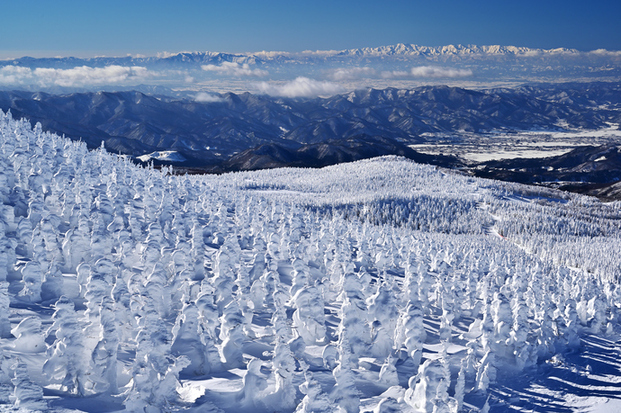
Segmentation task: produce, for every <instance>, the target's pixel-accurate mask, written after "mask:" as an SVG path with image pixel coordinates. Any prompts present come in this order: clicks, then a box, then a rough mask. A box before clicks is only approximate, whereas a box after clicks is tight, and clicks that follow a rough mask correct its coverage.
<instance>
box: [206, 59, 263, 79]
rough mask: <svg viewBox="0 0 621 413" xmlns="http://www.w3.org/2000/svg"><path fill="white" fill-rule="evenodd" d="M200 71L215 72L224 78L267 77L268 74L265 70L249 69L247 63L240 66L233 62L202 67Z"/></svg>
mask: <svg viewBox="0 0 621 413" xmlns="http://www.w3.org/2000/svg"><path fill="white" fill-rule="evenodd" d="M201 69H203V70H204V71H206V72H215V73H217V74H220V75H225V76H236V77H243V76H256V77H261V76H267V75H268V74H269V73H268V72H267V71H266V70H261V69H251V68H250V65H249V64H248V63H244V64H243V65H240V64H239V63H235V62H223V63H222V64H221V65H220V66H217V65H202V66H201Z"/></svg>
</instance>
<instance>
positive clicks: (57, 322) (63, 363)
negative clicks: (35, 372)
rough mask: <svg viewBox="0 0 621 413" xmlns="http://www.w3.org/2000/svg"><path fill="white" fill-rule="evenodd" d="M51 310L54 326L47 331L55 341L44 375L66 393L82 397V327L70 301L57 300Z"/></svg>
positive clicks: (84, 365) (84, 359)
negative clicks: (60, 386)
mask: <svg viewBox="0 0 621 413" xmlns="http://www.w3.org/2000/svg"><path fill="white" fill-rule="evenodd" d="M54 308H55V310H56V311H55V312H54V315H53V316H52V319H53V320H54V323H53V324H52V326H51V327H50V329H49V330H48V336H50V335H52V334H53V335H54V337H56V339H55V341H54V343H53V344H52V345H51V346H50V348H49V349H48V351H47V361H46V362H45V364H43V374H44V375H45V376H46V377H48V378H49V379H50V380H51V381H52V382H58V383H60V384H61V385H62V387H63V388H64V389H65V390H66V391H67V392H69V393H73V394H77V395H79V396H84V395H86V394H87V387H88V386H89V384H88V382H89V379H88V373H89V371H88V356H87V355H86V354H85V348H84V338H83V333H82V331H83V326H82V325H81V323H80V321H79V320H78V316H77V314H76V312H75V305H74V304H73V301H71V300H70V299H69V298H67V297H65V296H62V297H60V298H59V299H58V301H56V304H54Z"/></svg>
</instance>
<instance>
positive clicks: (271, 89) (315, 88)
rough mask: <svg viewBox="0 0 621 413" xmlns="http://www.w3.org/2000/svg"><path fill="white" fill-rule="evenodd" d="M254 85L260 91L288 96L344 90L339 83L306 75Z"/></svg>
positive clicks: (331, 93) (330, 93) (333, 93)
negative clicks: (280, 81) (277, 82)
mask: <svg viewBox="0 0 621 413" xmlns="http://www.w3.org/2000/svg"><path fill="white" fill-rule="evenodd" d="M256 87H257V89H258V90H259V92H261V93H265V94H268V95H273V96H284V97H288V98H293V97H314V96H331V95H335V94H337V93H341V92H344V89H343V87H342V86H341V85H338V84H336V83H332V82H323V81H319V80H314V79H309V78H307V77H298V78H296V79H295V80H292V81H290V82H286V83H281V84H275V83H268V82H261V83H258V84H257V85H256Z"/></svg>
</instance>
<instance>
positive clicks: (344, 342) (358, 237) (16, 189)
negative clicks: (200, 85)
mask: <svg viewBox="0 0 621 413" xmlns="http://www.w3.org/2000/svg"><path fill="white" fill-rule="evenodd" d="M0 162H1V163H2V168H0V183H1V184H0V235H1V236H0V310H1V311H0V350H1V357H0V411H13V410H14V409H22V411H33V410H46V411H58V412H76V411H87V412H112V411H122V410H123V411H144V412H155V411H181V410H188V411H197V412H198V411H200V412H222V411H224V412H257V413H258V412H273V411H280V412H293V411H297V412H334V411H340V412H357V411H367V412H371V411H372V412H395V411H398V412H416V411H419V412H420V411H423V412H424V411H426V412H455V411H474V412H478V411H491V412H505V411H558V412H571V411H591V412H601V411H616V410H617V409H618V408H619V407H620V404H621V396H619V395H620V394H621V371H620V368H621V362H619V360H621V357H620V356H621V346H620V345H619V344H620V343H619V340H620V336H619V334H620V331H621V330H620V326H619V307H620V306H621V300H620V291H619V288H618V287H617V286H618V283H619V279H620V277H621V257H620V256H619V254H618V252H619V251H621V241H620V235H621V203H618V202H617V203H607V204H603V203H600V202H599V201H597V200H595V199H593V198H588V197H582V196H578V195H573V194H567V193H563V192H558V191H554V190H550V189H545V188H533V187H527V186H522V185H517V184H510V183H501V182H494V181H488V180H482V179H475V178H471V177H465V176H460V175H456V174H453V173H450V172H447V171H444V170H440V169H438V168H435V167H431V166H425V165H418V164H415V163H413V162H411V161H408V160H405V159H402V158H397V157H384V158H377V159H373V160H366V161H361V162H355V163H350V164H343V165H337V166H332V167H328V168H323V169H318V170H308V169H280V170H271V171H258V172H244V173H235V174H227V175H222V176H173V175H171V174H170V170H167V169H164V170H162V171H158V170H153V169H151V168H140V167H137V166H135V165H133V164H131V163H130V162H129V161H128V160H127V159H125V158H122V157H118V156H116V155H112V154H108V153H106V151H105V150H104V149H103V148H102V149H99V150H96V151H90V152H89V151H88V150H87V149H86V146H85V145H84V144H82V143H77V142H71V141H69V140H66V139H63V138H60V137H58V136H56V135H52V134H49V133H44V132H42V131H41V127H40V125H38V124H37V125H36V126H35V127H34V128H32V127H31V125H30V124H29V123H28V122H27V121H24V120H19V121H17V120H14V119H12V117H11V116H10V115H4V114H2V113H0Z"/></svg>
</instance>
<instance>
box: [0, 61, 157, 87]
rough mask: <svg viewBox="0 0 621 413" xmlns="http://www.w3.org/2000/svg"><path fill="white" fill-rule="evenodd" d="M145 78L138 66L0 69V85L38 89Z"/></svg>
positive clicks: (7, 67)
mask: <svg viewBox="0 0 621 413" xmlns="http://www.w3.org/2000/svg"><path fill="white" fill-rule="evenodd" d="M147 76H149V71H148V70H147V69H146V68H145V67H141V66H131V67H129V66H116V65H113V66H106V67H89V66H80V67H74V68H72V69H53V68H45V67H39V68H36V69H34V70H33V69H30V68H27V67H20V66H4V67H1V68H0V84H11V85H24V84H37V85H39V86H63V87H74V86H87V85H110V84H119V83H125V82H128V81H136V80H138V81H140V80H142V79H144V78H146V77H147Z"/></svg>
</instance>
